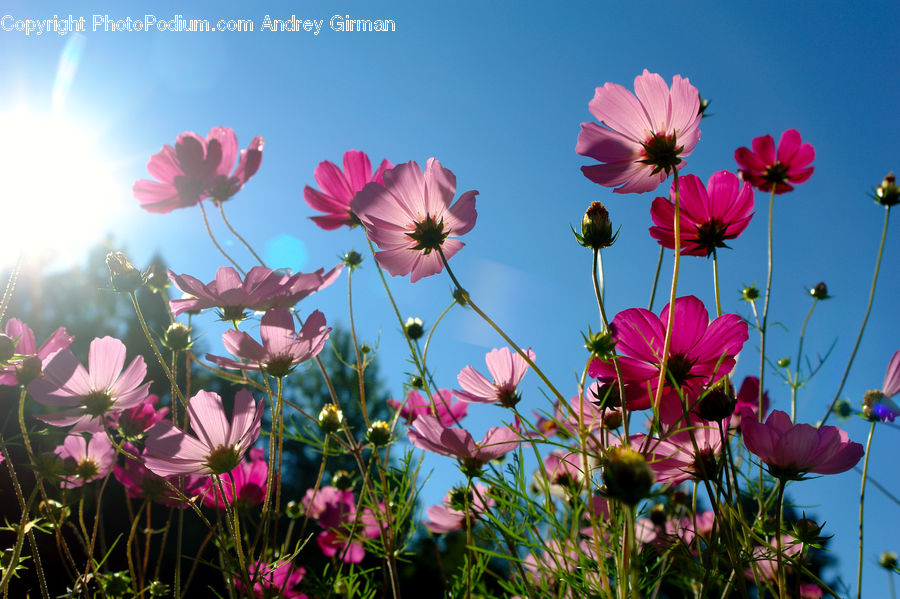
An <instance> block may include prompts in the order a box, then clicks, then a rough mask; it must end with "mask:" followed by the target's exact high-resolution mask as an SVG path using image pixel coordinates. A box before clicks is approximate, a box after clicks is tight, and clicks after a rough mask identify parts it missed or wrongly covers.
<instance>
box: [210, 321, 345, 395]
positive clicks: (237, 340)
mask: <svg viewBox="0 0 900 599" xmlns="http://www.w3.org/2000/svg"><path fill="white" fill-rule="evenodd" d="M330 332H331V329H330V328H329V327H326V326H325V315H324V314H322V313H321V312H319V311H318V310H316V311H315V312H313V313H312V314H310V315H309V317H308V318H307V319H306V322H305V323H304V324H303V327H302V328H301V329H300V332H299V333H298V332H297V330H296V326H295V323H294V316H293V315H292V314H291V312H290V310H287V309H285V308H272V309H271V310H269V311H268V312H266V313H265V314H264V315H263V317H262V321H261V323H260V327H259V335H260V338H261V339H262V345H260V344H259V343H257V342H256V341H255V340H254V339H253V338H252V337H251V336H250V335H248V334H247V333H244V332H243V331H235V330H234V329H231V330H228V331H225V332H224V333H223V334H222V343H223V344H224V345H225V349H227V350H228V351H230V352H231V353H232V354H234V355H235V356H237V357H239V358H244V359H245V360H249V362H237V361H235V360H231V359H229V358H223V357H220V356H213V355H211V354H206V359H207V360H210V361H212V362H215V363H216V364H218V365H219V366H221V367H222V368H229V369H232V370H262V371H264V372H266V373H268V374H270V375H272V376H274V377H279V378H280V377H283V376H287V375H288V374H290V372H291V371H292V370H293V369H294V367H295V366H296V365H297V364H299V363H301V362H305V361H306V360H309V359H310V358H313V357H315V356H316V355H318V354H319V352H320V351H322V347H323V346H324V345H325V341H326V340H327V339H328V334H329V333H330Z"/></svg>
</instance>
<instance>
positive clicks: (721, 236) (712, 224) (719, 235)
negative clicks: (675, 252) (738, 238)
mask: <svg viewBox="0 0 900 599" xmlns="http://www.w3.org/2000/svg"><path fill="white" fill-rule="evenodd" d="M726 229H727V227H726V226H725V225H724V224H723V223H720V222H719V221H717V220H716V219H711V220H708V221H706V222H705V223H703V224H702V225H700V226H699V227H697V245H699V246H700V247H702V248H703V249H705V250H706V252H707V255H709V254H711V253H712V252H713V250H714V249H715V248H727V247H728V246H727V245H725V240H726V239H728V237H727V236H726V235H725V231H726Z"/></svg>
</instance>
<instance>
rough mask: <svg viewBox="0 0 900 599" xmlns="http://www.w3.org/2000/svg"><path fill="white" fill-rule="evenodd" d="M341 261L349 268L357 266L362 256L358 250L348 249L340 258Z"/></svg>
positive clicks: (360, 262)
mask: <svg viewBox="0 0 900 599" xmlns="http://www.w3.org/2000/svg"><path fill="white" fill-rule="evenodd" d="M341 261H342V262H343V263H344V264H346V265H347V266H348V267H350V268H357V267H358V266H359V265H360V264H362V261H363V257H362V255H361V254H360V253H359V252H356V251H353V250H350V251H349V252H347V253H346V254H344V257H343V258H341Z"/></svg>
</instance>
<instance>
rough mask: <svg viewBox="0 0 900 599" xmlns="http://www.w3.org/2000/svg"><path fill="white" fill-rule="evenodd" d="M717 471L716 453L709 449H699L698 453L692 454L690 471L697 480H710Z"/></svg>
mask: <svg viewBox="0 0 900 599" xmlns="http://www.w3.org/2000/svg"><path fill="white" fill-rule="evenodd" d="M718 472H719V461H718V459H717V458H716V454H714V453H713V452H712V450H711V449H709V448H706V449H701V450H700V453H698V454H697V455H696V456H694V463H693V464H691V473H692V474H693V475H694V478H696V479H698V480H712V479H714V478H715V477H716V475H717V474H718Z"/></svg>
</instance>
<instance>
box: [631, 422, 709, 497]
mask: <svg viewBox="0 0 900 599" xmlns="http://www.w3.org/2000/svg"><path fill="white" fill-rule="evenodd" d="M697 424H700V426H694V425H697ZM691 426H692V427H693V430H692V431H687V430H681V431H679V432H677V433H675V434H672V435H669V436H667V437H665V438H663V439H657V438H651V439H650V440H649V441H647V440H646V435H643V434H638V435H632V436H631V447H632V449H634V450H635V451H640V450H641V449H642V448H643V447H646V448H647V450H646V452H645V453H646V456H645V457H646V459H647V463H648V464H649V465H650V468H651V469H652V470H653V474H655V475H656V482H658V483H661V484H665V485H677V484H678V483H681V482H684V481H686V480H704V479H706V480H713V479H715V477H716V476H717V474H718V471H719V466H718V459H719V456H721V455H722V435H721V434H720V433H719V430H718V428H717V427H715V426H714V425H710V424H709V423H703V421H694V422H692V425H691ZM691 433H693V438H694V441H693V442H692V441H691ZM694 442H696V444H697V451H696V452H695V451H694Z"/></svg>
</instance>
